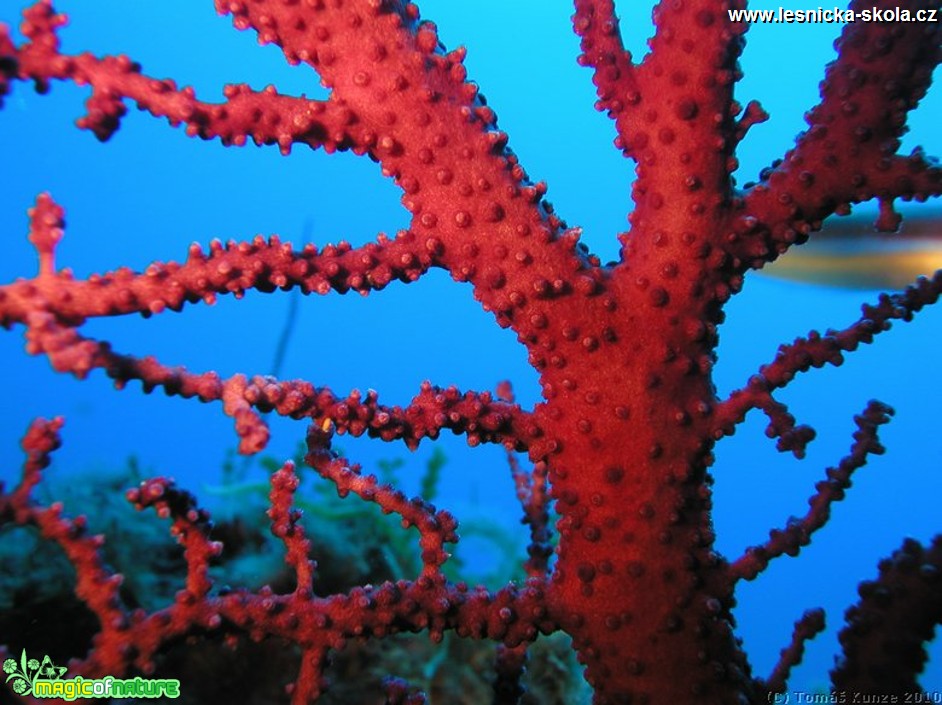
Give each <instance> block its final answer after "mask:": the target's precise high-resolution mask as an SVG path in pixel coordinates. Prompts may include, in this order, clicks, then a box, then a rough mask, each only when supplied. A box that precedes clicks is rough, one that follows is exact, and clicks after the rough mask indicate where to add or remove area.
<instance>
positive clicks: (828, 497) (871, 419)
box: [729, 401, 893, 580]
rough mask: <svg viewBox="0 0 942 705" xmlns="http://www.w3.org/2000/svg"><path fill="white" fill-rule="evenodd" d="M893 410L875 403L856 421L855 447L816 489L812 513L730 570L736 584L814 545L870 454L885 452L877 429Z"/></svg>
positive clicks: (791, 521) (794, 521) (771, 537)
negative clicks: (832, 507)
mask: <svg viewBox="0 0 942 705" xmlns="http://www.w3.org/2000/svg"><path fill="white" fill-rule="evenodd" d="M892 413H893V410H892V409H891V408H890V407H888V406H886V405H885V404H881V403H880V402H877V401H871V402H870V403H869V404H868V405H867V408H866V409H865V410H864V412H863V413H862V414H861V415H860V416H857V417H855V418H854V421H856V422H857V431H856V432H855V433H854V444H853V445H852V446H851V448H850V453H848V454H847V455H846V456H844V458H843V459H842V460H841V462H840V464H839V465H838V466H837V467H836V468H828V470H827V472H826V474H827V479H826V480H822V481H821V482H819V483H818V484H817V485H815V490H816V492H815V494H814V495H813V496H812V497H811V498H810V499H809V500H808V504H809V505H810V507H811V508H810V509H809V510H808V513H807V514H805V516H803V517H802V518H801V519H796V518H795V517H792V518H791V519H789V521H788V524H787V525H786V526H785V528H784V529H774V530H772V531H771V532H769V540H768V541H766V542H765V543H764V544H762V545H761V546H752V547H751V548H748V549H746V552H745V554H743V556H742V557H740V558H739V559H737V560H736V561H734V562H733V563H732V564H731V565H730V566H729V575H730V577H731V578H732V579H734V580H752V579H753V578H755V577H756V576H757V575H758V574H759V573H761V572H762V571H763V570H765V568H766V566H768V564H769V561H771V560H773V559H775V558H778V557H779V556H782V555H784V554H788V555H789V556H797V555H798V552H799V551H800V550H801V548H802V547H803V546H807V545H808V544H809V543H810V542H811V535H812V534H813V533H814V532H815V531H817V530H818V529H820V528H821V527H823V526H824V525H825V524H826V523H827V520H828V518H829V517H830V516H831V505H832V504H833V503H834V502H839V501H840V500H842V499H844V492H845V490H847V488H849V487H850V479H851V476H852V475H853V473H854V471H855V470H857V469H858V468H861V467H863V466H864V465H865V464H866V462H867V456H868V455H870V454H874V455H881V454H882V453H883V451H884V449H883V446H882V445H880V442H879V440H878V439H877V429H878V428H879V427H880V426H881V425H883V424H885V423H887V422H888V421H889V420H890V415H891V414H892Z"/></svg>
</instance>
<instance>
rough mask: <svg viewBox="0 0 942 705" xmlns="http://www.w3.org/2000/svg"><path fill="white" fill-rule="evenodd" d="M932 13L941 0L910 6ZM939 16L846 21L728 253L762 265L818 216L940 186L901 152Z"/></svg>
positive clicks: (927, 75) (858, 4)
mask: <svg viewBox="0 0 942 705" xmlns="http://www.w3.org/2000/svg"><path fill="white" fill-rule="evenodd" d="M871 7H872V8H873V9H880V10H883V11H888V12H889V11H892V10H893V7H894V5H893V3H892V2H889V1H888V0H887V1H881V2H877V3H871V2H864V1H863V0H859V1H855V2H852V3H851V5H850V9H851V10H853V11H859V10H861V9H863V8H867V9H870V8H871ZM908 8H909V9H910V10H911V11H912V12H916V11H917V10H920V9H929V10H933V11H938V9H939V3H938V2H937V0H921V1H920V2H916V3H913V4H911V5H909V6H908ZM940 36H942V25H940V23H938V22H852V23H850V24H848V25H846V27H845V29H844V31H843V33H842V35H841V38H840V39H839V40H838V43H837V48H838V58H837V60H836V61H834V62H833V63H832V64H830V65H829V66H828V69H827V71H826V74H825V77H824V80H823V81H822V83H821V102H820V103H819V104H818V105H817V106H816V107H814V108H813V109H812V110H811V111H810V112H809V113H808V114H807V118H806V119H807V122H808V125H809V129H808V131H807V132H805V133H804V134H802V135H801V136H800V137H799V138H798V141H797V144H796V146H795V148H794V149H792V150H791V151H790V152H789V153H788V154H787V155H786V156H785V158H784V160H783V161H781V162H776V163H775V165H774V168H773V169H771V170H769V171H768V172H767V173H766V174H765V178H764V180H763V182H762V183H761V184H760V185H758V186H756V187H754V188H753V189H752V190H751V191H750V192H749V193H748V194H747V195H746V197H745V202H744V216H743V217H744V218H745V219H746V220H749V221H750V229H751V231H752V234H750V235H748V236H745V237H742V238H739V239H738V240H737V241H736V243H735V244H733V245H732V247H731V248H730V251H731V252H733V253H735V255H736V256H737V257H739V258H741V259H743V260H745V261H746V263H747V265H748V266H749V267H761V266H762V265H763V264H764V263H765V262H768V261H771V260H773V259H775V257H777V256H778V253H780V252H784V251H785V249H787V248H788V247H789V246H790V245H791V244H793V243H794V242H795V241H796V239H797V237H798V236H797V234H796V231H797V233H802V234H804V235H807V233H808V232H809V230H810V229H817V228H818V227H820V221H821V220H823V219H824V218H825V217H827V216H828V215H830V214H831V213H834V212H836V211H840V210H846V208H847V206H848V204H850V203H857V202H861V201H866V200H869V199H871V198H874V197H878V198H880V199H881V200H884V201H887V202H892V201H893V200H894V199H896V198H902V199H904V200H910V199H917V200H925V199H926V198H928V197H929V196H937V195H939V194H940V193H942V170H940V168H939V166H938V165H937V164H935V163H930V162H928V161H925V160H923V159H922V158H921V157H917V158H916V159H914V160H912V161H910V160H906V159H903V158H900V157H898V156H897V150H898V149H899V138H900V136H901V135H902V134H903V131H904V129H905V124H906V115H907V113H908V112H909V111H910V110H912V109H913V108H915V107H916V105H917V104H918V103H919V101H920V99H921V98H922V97H923V95H925V92H926V90H927V88H928V86H929V83H930V82H931V80H932V70H933V68H934V67H935V66H936V64H937V63H938V61H939V58H940V51H942V50H940V48H939V39H940Z"/></svg>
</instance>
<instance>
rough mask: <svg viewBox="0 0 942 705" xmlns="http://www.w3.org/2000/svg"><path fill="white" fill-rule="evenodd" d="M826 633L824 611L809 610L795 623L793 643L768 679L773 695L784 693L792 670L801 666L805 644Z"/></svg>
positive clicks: (767, 685)
mask: <svg viewBox="0 0 942 705" xmlns="http://www.w3.org/2000/svg"><path fill="white" fill-rule="evenodd" d="M823 631H824V610H821V609H816V610H808V611H807V612H805V613H804V614H803V615H802V616H801V619H799V620H798V621H797V622H795V629H794V631H793V632H792V640H791V643H790V644H789V645H788V646H787V647H786V648H784V649H782V653H781V655H780V656H779V659H778V663H776V664H775V668H773V669H772V673H771V675H769V677H768V678H767V679H766V681H765V685H766V687H767V688H768V689H769V692H771V693H784V692H785V687H786V684H787V683H788V676H789V674H790V673H791V670H792V669H793V668H794V667H795V666H798V665H799V664H801V659H802V658H803V657H804V654H805V644H806V643H807V642H808V641H810V640H811V639H814V637H815V636H817V635H818V634H820V633H821V632H823Z"/></svg>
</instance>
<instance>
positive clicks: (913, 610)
mask: <svg viewBox="0 0 942 705" xmlns="http://www.w3.org/2000/svg"><path fill="white" fill-rule="evenodd" d="M859 593H860V602H858V603H857V604H856V605H854V606H853V607H851V608H850V609H849V610H847V614H846V619H847V626H846V627H845V628H844V629H843V630H842V631H841V634H840V640H841V645H842V646H843V647H844V657H843V658H842V659H839V661H838V664H837V668H836V669H835V670H833V671H832V672H831V680H832V682H833V684H834V686H835V687H836V688H839V689H846V690H848V691H856V692H860V693H872V694H874V695H902V694H904V693H918V692H920V688H919V683H918V682H917V680H916V677H917V676H918V675H919V674H920V673H921V672H922V669H923V668H924V666H925V664H926V659H927V656H926V651H925V648H924V644H925V643H926V642H927V641H929V640H930V639H931V638H932V635H933V632H934V630H935V626H936V625H937V624H940V623H942V536H936V537H935V538H934V539H933V540H932V544H931V545H930V546H929V547H928V548H925V547H923V546H922V545H921V544H920V543H919V542H918V541H915V540H913V539H907V540H906V541H905V542H904V543H903V546H902V547H901V548H900V549H899V550H898V551H896V552H894V553H893V555H892V556H891V557H890V558H888V559H886V560H883V561H881V562H880V575H879V577H878V578H877V579H876V580H872V581H869V580H868V581H866V582H864V583H861V585H860V588H859Z"/></svg>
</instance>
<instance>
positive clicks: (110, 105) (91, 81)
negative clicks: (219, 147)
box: [2, 2, 367, 154]
mask: <svg viewBox="0 0 942 705" xmlns="http://www.w3.org/2000/svg"><path fill="white" fill-rule="evenodd" d="M63 24H65V16H64V15H60V14H56V13H55V11H54V10H53V9H52V5H51V4H50V3H49V2H40V3H37V4H36V5H34V6H33V7H31V8H30V9H28V10H27V11H26V12H25V14H24V23H23V26H22V29H23V33H24V34H25V35H26V36H27V37H28V38H29V40H30V41H29V42H27V43H26V44H24V45H23V46H22V47H20V48H19V49H18V50H16V49H13V50H12V52H11V48H7V50H6V51H4V52H2V55H3V56H5V57H6V61H8V62H10V64H12V65H13V66H15V72H14V71H12V70H8V71H6V72H5V73H7V74H8V75H10V76H13V77H16V78H20V79H23V80H26V79H30V80H32V81H34V82H35V83H36V86H37V89H38V90H39V91H40V92H45V91H46V90H47V89H48V87H49V82H50V81H51V80H61V81H71V82H73V83H75V84H77V85H80V86H84V85H88V86H91V88H92V94H91V96H90V97H89V98H88V100H87V102H86V108H87V113H86V115H85V116H84V117H82V118H80V119H79V120H78V123H77V124H78V126H79V127H80V128H83V129H87V130H90V131H92V132H93V133H94V134H95V136H96V137H97V138H98V139H99V140H101V141H105V140H107V139H109V138H110V137H111V136H112V135H113V134H114V133H115V131H116V130H117V129H118V127H119V125H120V122H121V118H122V117H123V116H124V114H125V112H126V108H125V105H124V100H125V99H130V100H133V101H135V102H136V103H137V105H138V107H139V108H140V109H141V110H147V111H148V112H150V113H151V114H152V115H154V116H155V117H165V118H167V120H168V121H169V122H170V124H171V125H173V126H177V125H180V124H183V125H185V126H186V132H187V134H188V135H190V136H199V137H202V138H203V139H213V138H215V137H219V138H220V140H221V141H222V143H223V144H225V145H237V146H241V145H243V144H245V142H246V140H247V139H248V138H251V139H253V140H254V141H255V143H256V144H258V145H263V144H277V145H278V146H279V148H280V149H281V152H282V153H283V154H287V153H288V152H290V151H291V146H292V145H293V144H298V143H300V144H306V145H308V146H309V147H311V148H312V149H317V148H319V147H324V149H326V150H327V151H328V152H333V151H336V150H343V149H348V148H351V147H352V148H353V149H354V151H355V152H358V153H360V154H362V153H364V152H366V151H367V146H366V145H364V144H361V143H358V142H357V140H356V138H355V137H354V135H353V133H352V131H351V129H350V127H351V125H350V123H351V122H352V116H351V114H350V111H349V110H347V109H346V108H344V107H343V106H342V105H338V104H337V103H335V102H332V101H317V100H308V99H306V98H305V97H303V96H302V97H300V98H294V97H291V96H285V95H280V94H278V92H277V91H276V90H275V88H274V86H269V87H267V88H266V89H265V90H263V91H260V92H259V91H253V90H252V89H251V88H249V87H248V86H245V85H229V86H226V87H225V89H224V91H223V92H224V94H225V97H226V101H225V102H222V103H216V104H211V103H203V102H200V101H198V100H196V96H195V92H194V91H193V89H192V88H190V87H186V88H183V89H178V88H177V86H176V84H175V83H174V82H173V81H171V80H160V79H155V78H150V77H148V76H145V75H143V74H141V72H140V71H141V68H140V66H139V65H138V64H136V63H134V62H133V61H131V59H129V58H128V57H127V56H124V55H121V56H108V57H104V58H97V57H95V56H92V55H91V54H88V53H85V54H81V55H78V56H71V55H66V54H62V53H60V52H59V39H58V37H57V35H56V30H57V29H58V27H60V26H62V25H63Z"/></svg>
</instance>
